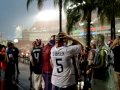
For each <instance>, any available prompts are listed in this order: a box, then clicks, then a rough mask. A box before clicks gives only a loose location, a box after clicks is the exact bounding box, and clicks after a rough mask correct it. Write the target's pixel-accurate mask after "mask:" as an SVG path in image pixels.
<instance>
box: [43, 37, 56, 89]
mask: <svg viewBox="0 0 120 90" xmlns="http://www.w3.org/2000/svg"><path fill="white" fill-rule="evenodd" d="M54 45H55V35H52V36H51V38H50V41H49V42H48V43H47V45H45V46H44V48H43V68H42V71H43V78H44V81H45V90H52V84H51V75H52V66H51V64H50V58H51V57H50V54H51V48H52V47H53V46H54Z"/></svg>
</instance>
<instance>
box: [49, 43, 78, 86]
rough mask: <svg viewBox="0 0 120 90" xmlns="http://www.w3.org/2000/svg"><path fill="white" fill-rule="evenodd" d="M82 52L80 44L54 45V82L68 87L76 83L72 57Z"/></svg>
mask: <svg viewBox="0 0 120 90" xmlns="http://www.w3.org/2000/svg"><path fill="white" fill-rule="evenodd" d="M79 52H80V45H73V46H68V47H66V46H62V47H58V48H56V47H53V48H52V49H51V60H52V63H53V72H52V79H51V81H52V84H53V85H55V86H58V87H62V88H66V87H68V86H71V85H73V84H75V83H76V80H75V70H74V66H73V63H72V57H73V56H74V55H77V54H78V53H79Z"/></svg>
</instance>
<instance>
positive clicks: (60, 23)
mask: <svg viewBox="0 0 120 90" xmlns="http://www.w3.org/2000/svg"><path fill="white" fill-rule="evenodd" d="M59 32H62V0H59Z"/></svg>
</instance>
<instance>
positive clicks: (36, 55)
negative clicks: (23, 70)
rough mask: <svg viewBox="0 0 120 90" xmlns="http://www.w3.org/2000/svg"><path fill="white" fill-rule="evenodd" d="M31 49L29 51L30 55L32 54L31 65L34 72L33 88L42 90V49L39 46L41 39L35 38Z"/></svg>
mask: <svg viewBox="0 0 120 90" xmlns="http://www.w3.org/2000/svg"><path fill="white" fill-rule="evenodd" d="M33 46H34V47H33V49H32V51H31V56H32V61H31V64H32V67H33V72H34V89H35V90H42V89H43V87H42V81H43V77H42V50H43V48H42V47H41V40H40V39H36V41H34V44H33Z"/></svg>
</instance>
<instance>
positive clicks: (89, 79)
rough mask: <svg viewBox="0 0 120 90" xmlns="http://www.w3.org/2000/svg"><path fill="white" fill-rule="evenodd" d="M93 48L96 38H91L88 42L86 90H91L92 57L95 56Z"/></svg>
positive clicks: (94, 47)
mask: <svg viewBox="0 0 120 90" xmlns="http://www.w3.org/2000/svg"><path fill="white" fill-rule="evenodd" d="M95 49H96V40H95V39H92V40H91V42H90V50H89V52H88V57H87V61H88V65H87V67H86V69H87V70H86V74H87V81H88V84H87V86H88V90H91V78H92V64H93V61H94V57H95Z"/></svg>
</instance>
